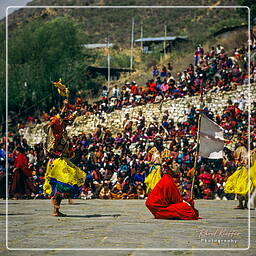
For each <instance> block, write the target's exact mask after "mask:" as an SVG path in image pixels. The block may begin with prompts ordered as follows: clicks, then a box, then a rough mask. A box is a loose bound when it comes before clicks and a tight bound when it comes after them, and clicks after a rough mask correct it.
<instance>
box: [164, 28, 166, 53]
mask: <svg viewBox="0 0 256 256" xmlns="http://www.w3.org/2000/svg"><path fill="white" fill-rule="evenodd" d="M166 34H167V26H166V25H164V56H165V55H166Z"/></svg>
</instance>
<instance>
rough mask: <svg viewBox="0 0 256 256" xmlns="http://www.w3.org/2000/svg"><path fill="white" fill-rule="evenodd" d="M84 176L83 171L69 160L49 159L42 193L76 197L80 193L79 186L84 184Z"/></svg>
mask: <svg viewBox="0 0 256 256" xmlns="http://www.w3.org/2000/svg"><path fill="white" fill-rule="evenodd" d="M85 178H86V174H85V172H83V171H82V170H81V169H80V168H78V167H77V166H76V165H74V164H72V163H71V162H70V161H69V160H67V159H65V158H57V159H55V160H50V161H49V163H48V166H47V169H46V174H45V183H44V193H45V194H46V195H50V196H53V195H54V194H55V193H59V194H62V195H64V196H67V197H72V198H74V197H77V196H79V195H80V193H81V189H80V187H81V186H83V185H84V181H85Z"/></svg>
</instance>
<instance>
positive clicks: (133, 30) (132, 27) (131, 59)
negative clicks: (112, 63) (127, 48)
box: [130, 18, 134, 70]
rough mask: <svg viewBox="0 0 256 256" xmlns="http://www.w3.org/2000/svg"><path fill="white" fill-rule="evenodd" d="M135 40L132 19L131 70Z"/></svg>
mask: <svg viewBox="0 0 256 256" xmlns="http://www.w3.org/2000/svg"><path fill="white" fill-rule="evenodd" d="M133 38H134V18H132V37H131V60H130V69H131V70H132V67H133Z"/></svg>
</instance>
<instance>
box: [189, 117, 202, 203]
mask: <svg viewBox="0 0 256 256" xmlns="http://www.w3.org/2000/svg"><path fill="white" fill-rule="evenodd" d="M200 123H201V113H199V117H198V124H197V127H198V128H197V138H196V155H195V160H194V167H193V168H194V170H193V174H192V175H193V176H192V184H191V193H190V199H193V190H194V184H195V172H196V167H197V160H198V155H199V146H200V145H199V140H200Z"/></svg>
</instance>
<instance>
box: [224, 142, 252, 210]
mask: <svg viewBox="0 0 256 256" xmlns="http://www.w3.org/2000/svg"><path fill="white" fill-rule="evenodd" d="M238 150H239V154H237V155H240V156H239V158H238V159H237V161H238V168H237V170H236V171H235V172H234V173H233V174H232V175H231V176H230V177H229V178H228V179H227V182H226V184H225V186H224V188H225V192H226V193H232V194H237V199H238V201H239V205H238V206H237V207H236V209H247V208H248V193H250V194H251V193H253V191H254V190H255V187H256V166H255V164H256V163H255V159H251V163H253V166H251V168H250V169H249V170H248V163H247V162H248V161H247V150H246V149H242V150H241V148H240V147H239V148H238ZM238 150H237V151H238ZM236 153H237V152H235V155H236Z"/></svg>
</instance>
